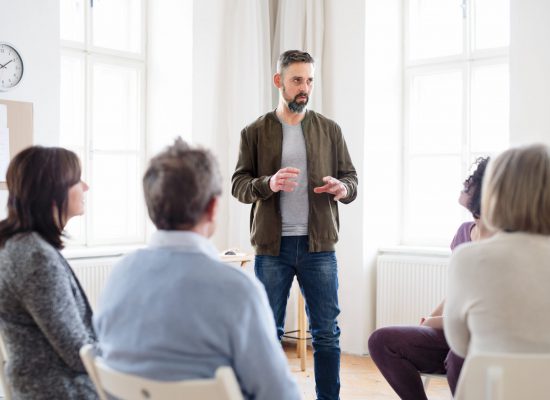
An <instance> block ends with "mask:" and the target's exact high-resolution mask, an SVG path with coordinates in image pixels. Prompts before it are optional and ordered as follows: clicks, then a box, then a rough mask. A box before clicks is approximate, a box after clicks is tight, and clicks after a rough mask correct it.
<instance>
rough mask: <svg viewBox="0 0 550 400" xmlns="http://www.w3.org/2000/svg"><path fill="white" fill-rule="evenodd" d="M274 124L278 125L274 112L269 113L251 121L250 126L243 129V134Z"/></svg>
mask: <svg viewBox="0 0 550 400" xmlns="http://www.w3.org/2000/svg"><path fill="white" fill-rule="evenodd" d="M274 123H280V122H279V120H278V118H277V116H276V115H275V111H270V112H268V113H266V114H264V115H261V116H259V117H258V118H256V119H255V120H254V121H252V122H251V123H250V124H248V125H247V126H245V127H244V129H243V131H245V132H254V131H256V130H257V129H260V128H263V127H265V126H266V125H269V124H274Z"/></svg>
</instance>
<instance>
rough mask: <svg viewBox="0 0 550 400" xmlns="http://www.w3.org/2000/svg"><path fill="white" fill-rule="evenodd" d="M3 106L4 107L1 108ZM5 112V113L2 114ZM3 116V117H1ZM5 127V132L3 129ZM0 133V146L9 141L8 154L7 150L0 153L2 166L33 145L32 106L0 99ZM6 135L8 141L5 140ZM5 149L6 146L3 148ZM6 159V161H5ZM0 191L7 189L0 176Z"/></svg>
mask: <svg viewBox="0 0 550 400" xmlns="http://www.w3.org/2000/svg"><path fill="white" fill-rule="evenodd" d="M1 105H5V106H6V107H2V106H1ZM3 110H5V111H6V113H2V111H3ZM3 114H5V115H3ZM6 127H7V131H6V130H5V129H3V128H6ZM0 132H1V133H4V136H3V139H2V141H3V142H0V148H1V147H2V145H5V144H7V141H8V140H9V146H7V147H9V152H8V151H7V149H4V150H5V151H3V152H1V154H0V156H2V159H1V160H0V163H3V165H5V164H6V162H9V160H11V159H12V158H13V156H15V155H16V154H17V153H19V152H20V151H21V150H23V149H24V148H26V147H29V146H32V144H33V105H32V103H28V102H23V101H12V100H2V99H0ZM6 134H7V137H8V139H6ZM5 147H6V146H5ZM6 157H7V159H6ZM0 189H7V186H6V182H5V177H4V176H0Z"/></svg>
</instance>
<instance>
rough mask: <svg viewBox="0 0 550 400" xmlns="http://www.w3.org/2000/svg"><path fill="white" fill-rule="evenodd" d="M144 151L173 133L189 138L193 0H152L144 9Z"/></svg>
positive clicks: (166, 141)
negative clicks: (146, 142) (145, 108)
mask: <svg viewBox="0 0 550 400" xmlns="http://www.w3.org/2000/svg"><path fill="white" fill-rule="evenodd" d="M147 23H148V40H147V59H148V60H147V61H148V65H147V132H148V154H149V155H153V154H156V153H157V152H158V151H160V150H161V149H163V148H164V147H165V146H168V145H170V144H171V143H172V142H173V139H174V138H175V137H176V136H181V137H182V138H183V139H185V140H191V139H192V134H191V114H192V106H191V96H190V94H191V90H192V81H193V63H192V61H191V57H192V52H193V40H192V37H193V36H192V35H193V0H155V1H150V2H149V7H148V10H147Z"/></svg>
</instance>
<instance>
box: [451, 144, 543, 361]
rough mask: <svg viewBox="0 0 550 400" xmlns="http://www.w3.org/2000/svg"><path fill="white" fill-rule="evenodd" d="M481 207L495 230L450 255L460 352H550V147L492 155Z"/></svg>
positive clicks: (455, 340)
mask: <svg viewBox="0 0 550 400" xmlns="http://www.w3.org/2000/svg"><path fill="white" fill-rule="evenodd" d="M481 210H482V216H483V221H484V223H485V225H486V226H487V227H488V228H489V229H491V230H494V231H495V234H494V235H493V236H492V237H491V238H489V239H487V240H483V241H481V242H477V243H471V244H468V245H464V246H461V247H460V248H459V249H457V251H456V252H455V253H454V254H453V256H452V257H451V263H450V267H449V287H448V295H447V302H446V305H445V311H444V327H445V334H446V336H447V340H448V342H449V344H450V346H451V348H452V350H453V351H454V352H455V353H457V354H458V355H460V356H461V357H465V356H467V355H468V356H469V355H471V354H474V353H478V352H526V353H538V352H545V353H548V352H550V335H549V334H548V332H549V331H550V312H548V311H549V310H550V291H549V290H548V286H549V283H550V148H549V147H548V146H545V145H530V146H525V147H518V148H513V149H509V150H507V151H505V152H504V153H502V154H501V155H499V156H498V157H497V158H496V159H494V160H493V161H491V162H490V163H489V165H488V167H487V175H486V179H485V182H484V183H483V195H482V201H481Z"/></svg>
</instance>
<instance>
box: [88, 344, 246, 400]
mask: <svg viewBox="0 0 550 400" xmlns="http://www.w3.org/2000/svg"><path fill="white" fill-rule="evenodd" d="M80 357H81V358H82V361H83V363H84V366H85V367H86V370H87V371H88V374H89V375H90V378H91V379H92V381H93V383H94V385H95V387H96V389H97V392H98V394H99V397H100V399H101V400H106V399H107V398H108V395H112V396H114V397H117V398H119V399H122V400H138V399H147V400H149V399H152V400H154V399H186V400H242V399H243V396H242V393H241V389H240V388H239V384H238V383H237V379H236V377H235V374H234V373H233V370H232V369H231V368H230V367H220V368H218V369H217V371H216V376H215V377H214V378H212V379H194V380H185V381H177V382H164V381H155V380H151V379H146V378H142V377H139V376H135V375H131V374H126V373H123V372H120V371H116V370H114V369H113V368H111V367H109V366H108V365H107V364H105V362H104V361H103V360H102V359H101V358H100V357H97V354H96V349H95V348H94V347H93V346H92V345H86V346H84V347H82V349H81V350H80Z"/></svg>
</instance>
